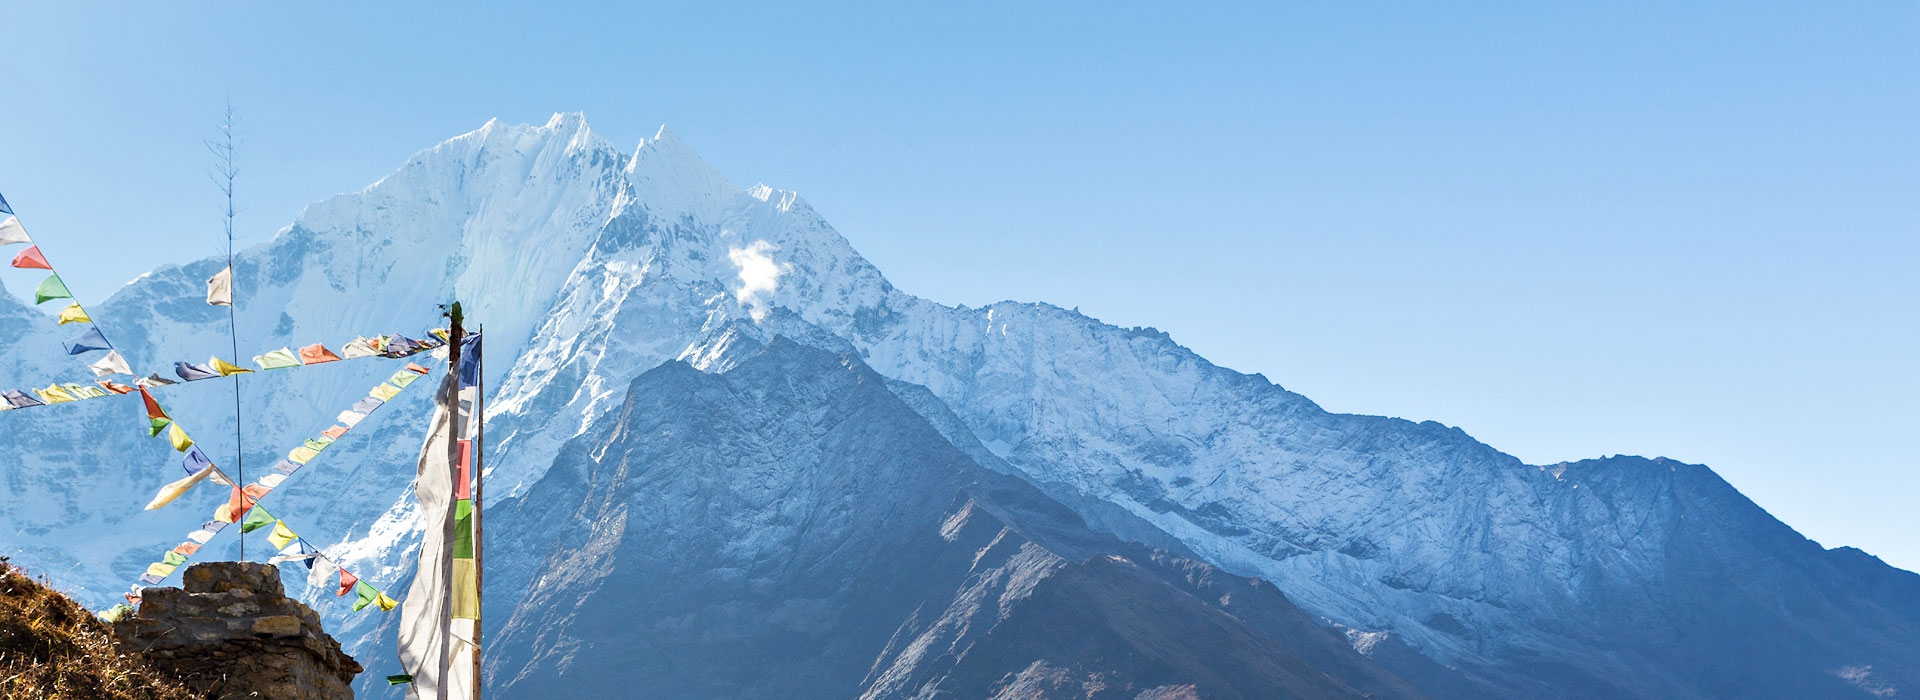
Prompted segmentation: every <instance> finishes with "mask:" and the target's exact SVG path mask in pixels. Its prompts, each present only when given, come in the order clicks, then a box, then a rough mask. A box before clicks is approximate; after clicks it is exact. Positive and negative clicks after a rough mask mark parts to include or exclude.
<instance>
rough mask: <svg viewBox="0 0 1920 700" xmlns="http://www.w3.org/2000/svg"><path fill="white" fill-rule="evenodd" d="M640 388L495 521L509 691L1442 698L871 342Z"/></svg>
mask: <svg viewBox="0 0 1920 700" xmlns="http://www.w3.org/2000/svg"><path fill="white" fill-rule="evenodd" d="M626 396H627V399H626V401H625V402H624V403H623V404H622V405H621V407H620V408H619V409H618V411H617V413H616V414H614V416H612V417H610V419H609V420H608V421H606V422H604V423H603V424H602V425H601V426H600V427H599V428H598V430H596V432H595V433H594V434H592V435H590V436H587V437H583V438H581V439H579V440H576V441H574V442H573V443H571V444H569V445H568V446H567V448H566V449H565V450H564V451H563V453H562V456H561V458H560V461H559V462H558V463H556V464H555V465H554V467H553V468H552V469H551V470H548V471H547V472H546V475H545V476H544V477H543V478H542V480H541V481H540V482H539V483H538V484H535V485H534V486H533V487H532V488H531V489H529V490H528V491H527V493H526V495H525V496H524V497H522V498H518V499H514V500H511V501H507V502H506V504H505V505H501V506H499V507H498V508H496V509H495V511H493V513H492V515H491V518H490V520H489V528H490V530H491V531H511V532H514V533H524V534H516V536H514V537H512V538H502V539H501V540H497V541H496V542H497V544H496V546H495V547H494V548H493V549H492V550H490V555H491V556H494V557H497V558H504V559H505V560H507V561H511V562H516V564H514V565H510V568H508V567H495V568H492V569H490V570H489V579H488V581H489V590H490V591H500V592H499V593H498V594H495V595H494V596H493V597H491V598H490V599H489V611H488V613H489V615H493V616H495V617H494V619H496V620H502V619H504V620H505V623H504V624H503V625H499V626H497V627H494V629H495V630H497V631H496V632H495V633H494V635H495V636H494V637H492V638H491V639H490V640H489V642H488V647H489V648H491V649H495V650H497V651H495V652H494V655H493V656H491V657H490V659H489V662H488V664H489V672H490V673H491V674H492V683H493V685H494V687H496V688H498V690H499V692H503V693H506V694H509V695H512V696H515V697H602V696H613V695H615V694H618V695H632V696H645V697H663V698H677V697H684V698H709V697H734V698H852V697H865V698H875V699H879V698H932V697H953V698H963V697H988V696H992V695H995V694H998V696H1000V697H1023V698H1067V697H1072V698H1085V697H1093V698H1120V697H1124V698H1134V697H1178V696H1179V695H1178V693H1189V694H1193V693H1197V694H1198V695H1197V696H1198V697H1219V698H1257V697H1296V698H1359V697H1362V692H1363V691H1362V690H1356V688H1364V689H1365V691H1364V692H1371V693H1373V695H1372V697H1377V698H1414V697H1420V695H1419V693H1418V692H1417V691H1414V690H1413V689H1412V688H1411V687H1410V686H1407V685H1406V684H1404V683H1403V682H1401V681H1399V680H1398V679H1396V678H1393V677H1392V676H1391V674H1389V673H1387V672H1385V671H1384V670H1382V669H1380V668H1378V667H1377V666H1375V665H1374V664H1373V663H1372V662H1370V661H1367V660H1366V659H1365V658H1363V657H1361V656H1360V655H1359V654H1357V653H1355V652H1353V651H1352V650H1351V649H1350V648H1348V647H1347V645H1346V642H1345V640H1344V639H1342V638H1341V637H1340V636H1339V635H1337V634H1335V633H1333V632H1331V631H1330V630H1327V629H1325V628H1323V627H1320V626H1318V625H1316V624H1313V623H1312V622H1311V621H1309V620H1308V619H1307V618H1305V617H1304V616H1303V615H1301V614H1300V613H1299V611H1298V610H1297V609H1295V608H1294V607H1293V606H1292V605H1291V604H1290V603H1288V602H1287V601H1286V599H1285V597H1284V596H1281V595H1279V594H1278V592H1276V591H1275V590H1274V589H1273V588H1272V586H1270V585H1265V584H1260V583H1258V582H1248V581H1244V580H1240V579H1237V578H1236V577H1232V576H1230V575H1227V574H1224V573H1221V572H1218V571H1216V570H1214V569H1212V567H1208V566H1205V565H1203V564H1198V563H1195V562H1191V561H1189V560H1184V559H1180V558H1178V557H1177V556H1173V555H1167V554H1162V555H1159V556H1158V557H1156V556H1155V555H1153V554H1152V553H1150V552H1148V551H1147V550H1145V549H1142V548H1139V547H1137V546H1133V545H1126V544H1123V543H1121V542H1119V541H1118V540H1114V539H1112V538H1109V537H1105V536H1102V535H1100V534H1098V533H1095V532H1093V531H1090V530H1087V529H1086V528H1085V526H1084V525H1083V524H1081V523H1080V522H1079V521H1078V519H1077V518H1075V517H1074V516H1073V514H1072V513H1071V511H1067V510H1065V509H1062V508H1060V507H1059V506H1057V505H1055V504H1053V503H1051V502H1050V501H1049V500H1048V499H1046V498H1045V497H1044V496H1043V495H1041V494H1039V493H1038V492H1036V491H1034V490H1033V489H1031V487H1028V486H1026V485H1025V484H1023V483H1021V482H1019V481H1017V480H1014V479H1011V478H1008V477H1005V476H1003V475H999V474H995V473H992V472H990V471H988V470H985V469H982V468H980V467H979V466H978V465H977V464H974V463H973V462H972V460H970V459H969V458H968V457H967V456H966V455H965V454H963V453H962V452H961V451H959V450H958V449H955V448H954V447H953V446H952V445H950V444H949V443H947V442H946V440H944V439H943V438H942V437H941V436H940V434H939V433H938V431H936V430H935V429H933V427H932V426H930V425H928V424H927V423H926V421H925V420H924V419H922V418H921V417H920V416H919V415H918V414H916V413H914V412H913V411H912V409H910V408H909V407H908V406H907V404H906V403H904V402H903V401H901V400H900V399H899V398H898V397H897V396H895V395H894V394H893V393H892V391H891V390H890V389H889V388H888V386H887V381H886V380H885V379H884V378H882V377H880V376H879V375H878V374H876V373H874V372H873V371H872V370H871V369H869V368H867V367H866V366H865V365H864V364H862V363H861V362H860V361H859V360H858V359H857V358H856V357H854V356H852V355H848V354H841V355H835V354H831V353H827V352H824V351H820V350H817V349H812V348H807V347H804V346H801V345H798V344H795V343H793V342H791V341H787V340H785V339H777V340H775V341H774V342H773V343H772V344H771V345H769V346H768V347H766V348H765V349H764V350H761V351H759V352H757V353H754V354H753V355H752V356H751V357H750V358H748V359H746V360H745V361H744V362H741V363H740V364H738V365H737V366H736V367H734V368H733V369H731V370H730V371H728V372H727V373H725V374H720V375H712V374H703V373H700V372H698V371H696V370H694V369H692V368H691V367H689V366H687V365H685V364H683V363H668V364H665V365H663V366H661V367H660V368H658V369H654V370H652V371H650V372H648V373H646V374H645V375H643V376H641V377H640V378H638V379H637V380H636V381H635V382H634V383H633V385H632V386H631V387H630V389H629V390H628V391H627V392H626ZM527 563H531V564H532V566H524V565H525V564H527ZM521 591H524V596H522V595H520V592H521ZM516 603H517V604H516ZM1239 609H1245V610H1246V611H1249V612H1247V613H1240V612H1239ZM1259 616H1264V617H1265V621H1266V622H1267V624H1263V625H1256V624H1253V623H1251V622H1249V619H1252V618H1256V617H1259ZM1320 664H1325V667H1326V669H1327V670H1325V671H1323V670H1322V668H1321V667H1320ZM379 691H380V688H378V687H372V686H363V688H362V692H363V694H373V693H377V692H379ZM1169 694H1172V695H1169Z"/></svg>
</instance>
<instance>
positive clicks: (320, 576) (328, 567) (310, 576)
mask: <svg viewBox="0 0 1920 700" xmlns="http://www.w3.org/2000/svg"><path fill="white" fill-rule="evenodd" d="M337 573H340V565H339V564H335V563H333V560H332V559H328V558H326V557H320V558H318V559H315V560H313V570H312V571H309V572H307V585H308V586H310V587H313V588H321V589H326V587H327V586H331V585H333V575H334V574H337ZM327 590H331V589H327Z"/></svg>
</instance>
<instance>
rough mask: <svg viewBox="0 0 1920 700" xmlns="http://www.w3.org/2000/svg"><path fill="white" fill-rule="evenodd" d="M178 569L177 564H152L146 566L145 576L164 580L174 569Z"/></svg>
mask: <svg viewBox="0 0 1920 700" xmlns="http://www.w3.org/2000/svg"><path fill="white" fill-rule="evenodd" d="M178 568H180V566H179V565H177V564H162V563H160V562H154V563H152V564H149V565H147V575H149V576H158V577H160V578H166V577H167V576H168V575H170V574H172V573H173V570H174V569H178Z"/></svg>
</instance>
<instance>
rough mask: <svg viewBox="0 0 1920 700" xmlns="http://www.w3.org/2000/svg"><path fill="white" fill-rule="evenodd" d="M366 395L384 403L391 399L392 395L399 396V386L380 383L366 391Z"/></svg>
mask: <svg viewBox="0 0 1920 700" xmlns="http://www.w3.org/2000/svg"><path fill="white" fill-rule="evenodd" d="M367 395H368V396H371V397H373V398H376V399H379V400H380V401H381V402H383V403H384V402H387V401H392V400H393V397H395V396H399V395H400V387H397V386H394V385H392V384H381V385H380V386H376V387H374V388H373V391H369V392H367Z"/></svg>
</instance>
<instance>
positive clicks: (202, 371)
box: [173, 362, 220, 382]
mask: <svg viewBox="0 0 1920 700" xmlns="http://www.w3.org/2000/svg"><path fill="white" fill-rule="evenodd" d="M173 373H174V374H177V375H180V378H181V379H182V380H185V381H189V382H197V381H200V380H202V379H212V378H214V377H218V376H220V373H219V372H215V371H213V370H211V369H208V368H207V367H206V366H205V365H196V364H193V363H191V362H175V363H173Z"/></svg>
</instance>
